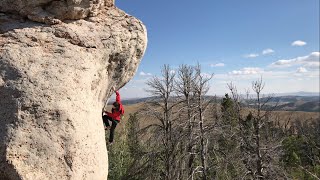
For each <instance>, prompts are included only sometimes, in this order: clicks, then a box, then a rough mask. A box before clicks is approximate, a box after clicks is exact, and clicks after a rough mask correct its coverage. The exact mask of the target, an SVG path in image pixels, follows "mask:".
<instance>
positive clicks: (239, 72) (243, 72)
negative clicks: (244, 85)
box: [229, 67, 264, 75]
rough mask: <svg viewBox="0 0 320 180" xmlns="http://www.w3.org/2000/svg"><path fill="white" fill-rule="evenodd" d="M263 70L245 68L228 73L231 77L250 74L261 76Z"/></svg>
mask: <svg viewBox="0 0 320 180" xmlns="http://www.w3.org/2000/svg"><path fill="white" fill-rule="evenodd" d="M263 72H264V71H263V69H261V68H258V67H245V68H243V69H241V70H234V71H231V72H229V74H231V75H252V74H261V73H263Z"/></svg>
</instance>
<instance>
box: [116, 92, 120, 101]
mask: <svg viewBox="0 0 320 180" xmlns="http://www.w3.org/2000/svg"><path fill="white" fill-rule="evenodd" d="M116 101H117V102H118V103H120V93H119V91H116Z"/></svg>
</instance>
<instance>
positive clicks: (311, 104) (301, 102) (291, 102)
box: [109, 96, 320, 112]
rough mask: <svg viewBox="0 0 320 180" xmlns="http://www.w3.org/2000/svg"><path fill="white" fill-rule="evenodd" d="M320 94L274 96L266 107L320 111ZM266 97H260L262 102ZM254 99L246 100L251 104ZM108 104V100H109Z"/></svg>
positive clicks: (281, 109)
mask: <svg viewBox="0 0 320 180" xmlns="http://www.w3.org/2000/svg"><path fill="white" fill-rule="evenodd" d="M206 98H208V99H213V98H214V97H213V96H207V97H206ZM319 98H320V96H275V97H273V98H272V99H271V100H270V101H269V102H268V103H267V107H273V106H275V105H277V107H276V109H275V110H277V111H305V112H320V99H319ZM154 99H157V98H156V97H146V98H136V99H126V100H123V101H122V103H123V104H124V105H132V104H137V103H142V102H146V101H150V100H154ZM265 100H266V98H262V102H264V101H265ZM221 101H222V97H216V102H218V103H219V102H221ZM254 101H255V100H254V99H252V100H250V101H249V102H247V103H248V104H251V105H252V104H253V103H254ZM109 104H110V101H109Z"/></svg>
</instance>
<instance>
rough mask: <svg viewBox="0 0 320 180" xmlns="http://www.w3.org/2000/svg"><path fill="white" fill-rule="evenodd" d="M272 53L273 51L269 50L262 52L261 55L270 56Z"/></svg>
mask: <svg viewBox="0 0 320 180" xmlns="http://www.w3.org/2000/svg"><path fill="white" fill-rule="evenodd" d="M272 53H274V50H273V49H270V48H268V49H265V50H263V51H262V54H263V55H267V54H272Z"/></svg>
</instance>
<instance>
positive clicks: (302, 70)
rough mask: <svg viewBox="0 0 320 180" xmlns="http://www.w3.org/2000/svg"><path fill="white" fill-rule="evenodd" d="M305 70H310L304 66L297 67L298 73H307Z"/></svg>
mask: <svg viewBox="0 0 320 180" xmlns="http://www.w3.org/2000/svg"><path fill="white" fill-rule="evenodd" d="M305 72H308V70H307V69H306V68H304V67H299V68H298V69H297V73H305Z"/></svg>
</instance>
